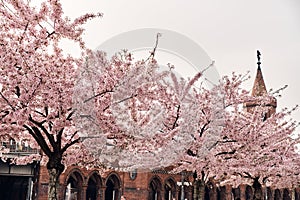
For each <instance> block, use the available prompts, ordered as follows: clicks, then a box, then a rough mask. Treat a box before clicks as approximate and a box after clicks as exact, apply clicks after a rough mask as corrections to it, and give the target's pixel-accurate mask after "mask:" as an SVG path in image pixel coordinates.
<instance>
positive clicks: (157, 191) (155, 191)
mask: <svg viewBox="0 0 300 200" xmlns="http://www.w3.org/2000/svg"><path fill="white" fill-rule="evenodd" d="M161 191H162V184H161V181H160V179H159V178H158V177H153V178H152V179H151V181H150V184H149V196H148V200H161V199H162V194H161Z"/></svg>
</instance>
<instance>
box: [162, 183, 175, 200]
mask: <svg viewBox="0 0 300 200" xmlns="http://www.w3.org/2000/svg"><path fill="white" fill-rule="evenodd" d="M164 189H165V200H173V198H175V196H176V184H175V182H174V181H173V180H172V179H171V178H169V179H168V180H167V181H166V183H165V187H164Z"/></svg>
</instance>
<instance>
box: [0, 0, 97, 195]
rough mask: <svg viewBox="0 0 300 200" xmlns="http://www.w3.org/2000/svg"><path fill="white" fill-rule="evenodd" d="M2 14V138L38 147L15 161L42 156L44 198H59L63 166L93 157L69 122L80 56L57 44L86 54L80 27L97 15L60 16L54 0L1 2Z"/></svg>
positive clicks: (0, 9) (58, 4)
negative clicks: (46, 183)
mask: <svg viewBox="0 0 300 200" xmlns="http://www.w3.org/2000/svg"><path fill="white" fill-rule="evenodd" d="M0 16H1V18H0V27H1V28H0V29H1V31H0V38H1V39H0V62H1V64H0V76H1V78H0V85H1V89H0V105H1V106H0V107H1V110H0V112H1V117H0V120H1V128H0V129H1V130H0V136H1V141H5V140H8V139H11V138H12V139H14V140H15V141H22V142H26V143H28V144H29V146H30V147H32V148H38V149H40V150H41V151H42V153H41V154H40V155H32V156H31V157H29V158H28V157H23V158H19V159H18V160H17V161H15V162H17V163H18V164H22V163H23V164H25V163H26V162H32V161H33V160H40V161H41V164H46V166H47V169H48V172H49V177H50V179H49V186H48V188H49V195H48V197H49V199H57V189H58V180H59V176H60V174H61V173H62V172H63V170H64V168H65V167H64V165H65V164H68V163H69V164H70V163H76V162H78V158H83V159H86V160H89V159H92V160H93V157H92V156H91V155H90V156H88V154H86V153H87V151H85V150H84V149H82V145H81V144H79V141H80V138H79V137H78V134H77V131H76V129H75V128H74V125H73V122H72V115H73V113H74V110H73V109H72V95H73V87H74V83H75V82H74V81H75V79H76V68H78V66H80V65H81V63H82V60H81V59H77V58H75V57H72V56H70V55H65V54H64V52H63V50H62V49H61V47H60V46H59V44H60V41H61V40H62V39H68V40H70V41H72V42H74V43H77V44H78V45H79V46H80V47H81V49H82V51H83V52H84V50H85V46H84V42H83V40H82V34H83V31H84V29H83V26H82V25H83V24H85V23H86V22H87V20H89V19H92V18H95V17H98V16H101V14H86V15H84V16H81V17H79V18H76V19H75V20H71V19H69V18H67V17H64V16H63V11H62V6H61V4H60V2H59V1H57V0H49V1H44V2H42V3H41V4H40V5H39V6H38V7H34V6H32V5H31V2H30V1H21V0H11V1H10V0H4V1H1V2H0ZM75 153H76V154H75ZM85 154H86V155H85ZM92 160H90V161H92ZM87 163H88V162H87Z"/></svg>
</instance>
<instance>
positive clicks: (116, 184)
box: [105, 174, 121, 200]
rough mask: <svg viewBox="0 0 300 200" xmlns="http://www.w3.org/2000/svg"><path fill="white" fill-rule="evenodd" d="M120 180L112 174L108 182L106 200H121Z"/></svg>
mask: <svg viewBox="0 0 300 200" xmlns="http://www.w3.org/2000/svg"><path fill="white" fill-rule="evenodd" d="M120 185H121V184H120V180H119V178H118V177H117V176H116V175H115V174H112V175H110V176H109V177H108V179H107V181H106V189H105V200H119V198H120Z"/></svg>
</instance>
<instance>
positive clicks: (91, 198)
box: [86, 173, 101, 200]
mask: <svg viewBox="0 0 300 200" xmlns="http://www.w3.org/2000/svg"><path fill="white" fill-rule="evenodd" d="M100 187H101V178H100V176H99V175H98V174H96V173H93V174H92V175H91V176H90V177H89V180H88V185H87V189H86V200H98V199H99V198H100Z"/></svg>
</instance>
